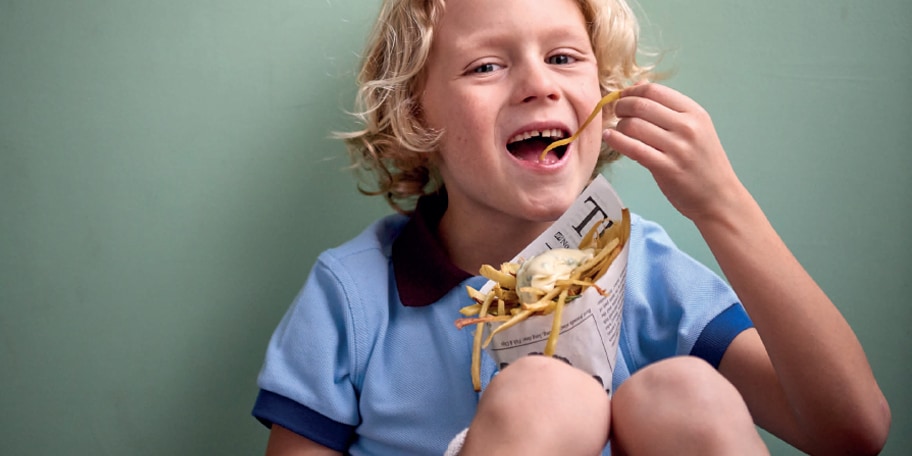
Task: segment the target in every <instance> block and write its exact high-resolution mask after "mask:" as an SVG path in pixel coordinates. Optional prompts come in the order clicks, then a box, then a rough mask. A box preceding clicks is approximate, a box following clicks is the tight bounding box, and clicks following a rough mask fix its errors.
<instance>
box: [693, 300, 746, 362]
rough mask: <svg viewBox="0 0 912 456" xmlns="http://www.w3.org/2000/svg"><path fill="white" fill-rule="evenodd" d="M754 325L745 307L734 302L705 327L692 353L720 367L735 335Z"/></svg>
mask: <svg viewBox="0 0 912 456" xmlns="http://www.w3.org/2000/svg"><path fill="white" fill-rule="evenodd" d="M753 326H754V323H753V322H752V321H751V319H750V317H748V316H747V311H745V310H744V307H743V306H742V305H741V304H739V303H735V304H732V305H731V306H729V308H728V309H725V310H724V311H723V312H722V313H720V314H719V315H716V317H715V318H713V319H712V321H710V322H709V324H707V325H706V327H705V328H703V332H701V333H700V337H698V338H697V342H696V343H695V344H694V346H693V349H692V350H691V351H690V354H691V355H693V356H696V357H698V358H702V359H704V360H706V361H707V362H709V363H710V364H712V365H713V367H715V368H716V369H718V368H719V363H721V362H722V355H724V354H725V350H727V349H728V346H729V344H731V342H732V340H734V339H735V336H737V335H738V334H741V332H742V331H744V330H745V329H748V328H751V327H753Z"/></svg>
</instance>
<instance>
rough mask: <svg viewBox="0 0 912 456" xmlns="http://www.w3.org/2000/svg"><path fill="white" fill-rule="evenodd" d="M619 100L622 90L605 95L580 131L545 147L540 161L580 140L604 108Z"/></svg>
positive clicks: (539, 158)
mask: <svg viewBox="0 0 912 456" xmlns="http://www.w3.org/2000/svg"><path fill="white" fill-rule="evenodd" d="M618 98H621V91H620V90H618V91H615V92H611V93H609V94H608V95H605V96H604V97H602V99H601V100H600V101H599V102H598V104H596V105H595V108H594V109H593V110H592V114H589V117H588V118H587V119H586V121H585V122H583V125H582V126H581V127H579V130H576V133H574V134H573V135H571V136H570V137H569V138H564V139H560V140H557V141H554V142H553V143H551V144H548V147H545V150H543V151H542V153H541V155H540V156H539V157H538V161H544V160H545V156H546V155H548V152H550V151H552V150H554V149H555V148H557V147H560V146H566V145H567V144H570V143H572V142H573V141H576V138H579V135H580V133H582V131H583V130H585V129H586V127H587V126H589V124H590V123H591V122H592V120H593V119H595V116H597V115H598V113H599V112H601V110H602V108H604V107H605V105H606V104H608V103H611V102H612V101H615V100H617V99H618Z"/></svg>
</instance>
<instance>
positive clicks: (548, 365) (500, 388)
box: [479, 356, 609, 413]
mask: <svg viewBox="0 0 912 456" xmlns="http://www.w3.org/2000/svg"><path fill="white" fill-rule="evenodd" d="M608 405H609V404H608V395H607V394H606V393H605V391H604V390H603V389H602V386H601V385H600V384H599V383H598V382H597V381H596V380H595V379H594V378H592V377H591V376H590V375H588V374H586V373H585V372H583V371H581V370H579V369H577V368H574V367H573V366H570V365H569V364H567V363H565V362H563V361H559V360H556V359H554V358H549V357H546V356H525V357H522V358H520V359H518V360H516V361H515V362H513V363H512V364H510V365H509V366H508V367H507V368H505V369H504V370H502V371H501V372H499V373H498V374H497V375H496V376H495V377H494V379H493V380H492V381H491V384H490V385H488V388H487V389H485V392H484V393H483V394H482V399H481V402H480V403H479V407H480V408H481V407H487V406H491V407H494V406H496V407H497V408H498V409H499V410H510V409H512V408H516V407H523V408H527V407H540V408H543V409H549V410H551V411H555V410H558V409H561V408H572V409H574V410H577V411H580V410H584V409H590V408H591V409H593V410H604V411H605V413H607V411H608V410H609V407H608Z"/></svg>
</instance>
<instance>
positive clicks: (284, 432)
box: [266, 424, 342, 456]
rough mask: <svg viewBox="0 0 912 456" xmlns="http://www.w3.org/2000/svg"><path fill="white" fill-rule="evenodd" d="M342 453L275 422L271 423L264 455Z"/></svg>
mask: <svg viewBox="0 0 912 456" xmlns="http://www.w3.org/2000/svg"><path fill="white" fill-rule="evenodd" d="M341 455H342V453H340V452H338V451H335V450H332V449H329V448H327V447H325V446H323V445H320V444H319V443H316V442H314V441H313V440H310V439H308V438H306V437H302V436H300V435H298V434H295V433H294V432H292V431H289V430H288V429H285V428H283V427H282V426H279V425H277V424H273V425H272V430H271V431H270V432H269V442H268V443H267V444H266V456H341Z"/></svg>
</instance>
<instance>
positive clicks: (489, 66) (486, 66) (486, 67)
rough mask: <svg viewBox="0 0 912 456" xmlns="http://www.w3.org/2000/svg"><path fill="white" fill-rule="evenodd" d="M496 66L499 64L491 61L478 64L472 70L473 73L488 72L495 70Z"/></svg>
mask: <svg viewBox="0 0 912 456" xmlns="http://www.w3.org/2000/svg"><path fill="white" fill-rule="evenodd" d="M498 67H499V65H496V64H493V63H482V64H481V65H478V66H477V67H475V69H474V70H472V72H473V73H490V72H492V71H494V70H496V69H497V68H498Z"/></svg>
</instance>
